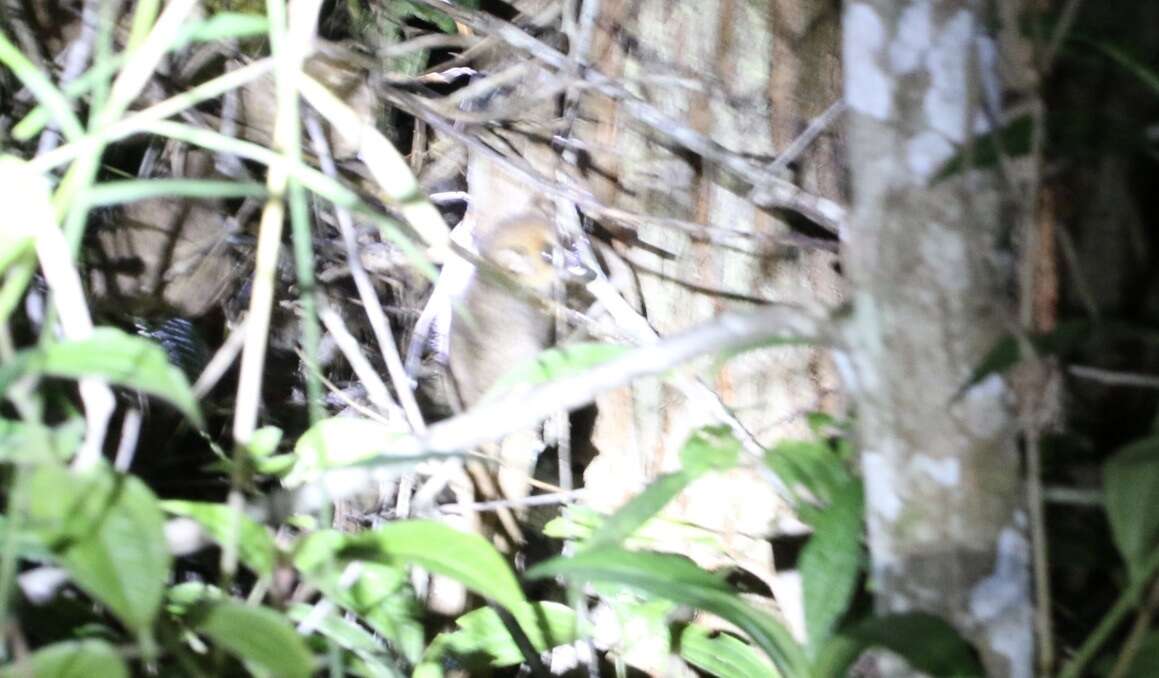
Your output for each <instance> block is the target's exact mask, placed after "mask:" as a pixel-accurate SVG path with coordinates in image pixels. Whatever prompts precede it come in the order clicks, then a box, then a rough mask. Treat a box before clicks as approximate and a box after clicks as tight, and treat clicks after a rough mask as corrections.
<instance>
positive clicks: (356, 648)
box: [288, 603, 406, 678]
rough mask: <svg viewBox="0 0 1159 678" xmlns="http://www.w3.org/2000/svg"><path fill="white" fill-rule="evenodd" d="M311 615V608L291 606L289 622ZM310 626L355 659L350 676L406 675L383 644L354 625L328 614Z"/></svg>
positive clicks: (380, 677)
mask: <svg viewBox="0 0 1159 678" xmlns="http://www.w3.org/2000/svg"><path fill="white" fill-rule="evenodd" d="M314 614H315V608H314V606H313V605H306V604H304V603H298V604H296V605H293V606H291V607H290V610H289V612H288V616H289V618H290V619H291V620H292V621H293V622H295V623H298V624H300V623H302V622H304V621H306V620H307V619H312V618H313V615H314ZM312 623H313V625H314V627H315V629H316V632H317V633H318V635H320V636H323V637H325V638H329V639H330V640H332V641H334V642H335V643H337V644H338V646H339V647H342V648H343V649H345V650H347V651H349V652H353V653H354V655H355V657H357V659H355V660H354V661H353V662H352V664H353V666H351V667H350V668H351V669H353V671H352V672H351V674H350V675H361V676H370V677H373V678H403V676H405V675H406V674H404V673H403V672H402V671H400V670H399V668H398V667H397V666H395V664H394V662H393V661H392V660H391V657H390V655H389V653H388V651H387V649H386V646H385V645H383V643H382V640H381V639H380V638H378V637H375V635H374V634H372V633H370V632H369V631H367V630H366V629H365V628H363V627H362V626H360V625H359V624H358V623H357V622H355V621H353V620H350V619H346V618H345V617H343V616H340V615H339V614H336V613H335V612H333V611H330V612H329V613H327V614H326V615H325V616H323V617H322V618H321V619H317V620H314V621H313V622H312Z"/></svg>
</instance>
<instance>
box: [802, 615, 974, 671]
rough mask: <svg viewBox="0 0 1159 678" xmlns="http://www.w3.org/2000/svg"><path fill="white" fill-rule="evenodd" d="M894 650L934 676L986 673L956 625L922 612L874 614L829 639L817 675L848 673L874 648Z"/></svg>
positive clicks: (817, 667) (818, 665)
mask: <svg viewBox="0 0 1159 678" xmlns="http://www.w3.org/2000/svg"><path fill="white" fill-rule="evenodd" d="M874 647H881V648H885V649H887V650H889V651H891V652H894V653H896V654H898V655H900V656H901V657H903V658H905V660H906V661H907V662H909V664H910V666H912V667H913V668H915V669H917V670H918V671H922V672H924V673H928V674H929V675H931V676H983V675H985V674H986V672H985V671H984V670H983V669H982V664H981V662H979V660H978V657H977V655H976V653H975V652H974V648H973V647H971V646H970V644H969V643H967V642H966V641H965V640H964V639H963V638H962V636H961V635H960V634H959V633H958V631H957V630H956V629H954V627H952V626H950V625H949V624H947V623H946V622H945V621H943V620H942V619H941V618H939V617H935V616H933V615H930V614H925V613H921V612H914V613H907V614H895V615H886V616H882V617H870V618H868V619H865V620H862V621H861V622H859V623H858V624H856V625H855V626H853V627H852V628H849V629H846V630H844V631H842V632H841V633H839V634H837V635H836V636H834V637H833V638H831V639H830V640H829V642H828V643H827V644H826V645H825V647H823V648H822V650H821V653H820V656H819V658H818V660H817V665H816V670H815V671H814V673H815V675H820V676H844V675H846V673H847V672H848V670H849V667H850V666H852V665H853V662H854V661H856V660H857V658H858V657H860V656H861V654H862V653H863V652H865V651H866V650H868V649H870V648H874Z"/></svg>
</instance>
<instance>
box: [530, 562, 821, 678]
mask: <svg viewBox="0 0 1159 678" xmlns="http://www.w3.org/2000/svg"><path fill="white" fill-rule="evenodd" d="M527 576H528V578H530V579H543V578H546V577H553V576H559V577H563V578H564V579H567V580H569V581H571V582H573V583H583V582H592V583H609V584H620V585H623V586H627V587H629V588H632V589H634V590H636V591H637V592H639V593H642V594H644V595H647V596H655V597H660V598H663V599H665V600H670V601H672V602H674V603H679V604H682V605H688V606H691V607H695V608H699V609H701V610H705V611H706V612H711V613H713V614H715V615H717V616H719V617H721V618H723V619H724V620H726V621H729V622H731V623H733V624H735V625H736V626H737V628H739V629H741V630H742V631H744V632H745V633H746V634H748V635H749V637H750V638H752V640H753V642H755V643H756V644H757V645H758V646H759V647H760V648H761V649H762V650H764V652H765V653H766V654H767V655H768V656H769V657H770V658H771V659H772V660H773V663H774V664H775V665H776V666H777V668H778V669H779V670H780V671H781V672H782V673H785V674H788V675H791V676H797V675H805V674H806V671H807V666H808V661H807V660H806V658H805V653H804V651H803V650H802V649H801V647H800V646H799V645H797V643H796V641H794V640H793V638H792V635H791V634H790V633H789V631H788V630H787V629H786V628H785V627H784V626H782V625H781V624H780V622H778V621H777V620H776V619H774V618H772V617H771V616H769V615H768V614H766V613H764V612H762V611H760V610H758V609H756V608H754V607H752V606H750V605H749V604H748V603H746V602H744V601H743V600H742V599H741V598H740V597H739V596H737V595H736V594H735V593H734V592H733V591H732V590H731V589H730V588H729V586H728V584H727V583H725V581H724V580H722V579H720V578H719V577H716V576H714V575H712V574H710V573H708V572H705V571H704V570H702V569H700V568H699V567H697V566H696V565H695V564H693V563H692V561H690V560H688V559H687V558H683V557H681V556H675V555H670V554H662V553H651V552H636V551H627V550H624V549H619V548H612V547H604V548H600V549H595V550H590V551H582V552H580V553H578V554H576V555H574V556H572V557H570V558H563V557H558V558H552V559H551V560H548V561H547V562H544V563H540V564H539V565H536V566H535V567H533V568H531V569H530V570H528V572H527Z"/></svg>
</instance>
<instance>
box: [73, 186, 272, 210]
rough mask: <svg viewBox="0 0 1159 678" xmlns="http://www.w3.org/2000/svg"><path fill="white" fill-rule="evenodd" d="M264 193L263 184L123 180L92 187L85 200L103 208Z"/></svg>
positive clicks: (261, 195)
mask: <svg viewBox="0 0 1159 678" xmlns="http://www.w3.org/2000/svg"><path fill="white" fill-rule="evenodd" d="M266 194H267V190H266V187H265V185H264V184H259V183H256V182H248V181H212V180H209V179H127V180H123V181H106V182H103V183H100V184H96V185H95V186H93V187H92V188H90V189H89V190H88V192H87V193H86V195H85V197H86V200H87V202H88V205H89V207H106V206H109V205H121V204H124V203H127V202H136V201H138V200H151V199H154V198H212V199H217V200H228V199H241V198H255V199H264V198H265V197H266Z"/></svg>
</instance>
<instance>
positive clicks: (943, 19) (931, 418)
mask: <svg viewBox="0 0 1159 678" xmlns="http://www.w3.org/2000/svg"><path fill="white" fill-rule="evenodd" d="M983 5H984V4H983V3H981V2H960V1H959V0H933V1H929V0H920V1H913V0H868V1H858V2H851V3H849V4H847V5H846V7H845V10H844V64H845V69H846V70H845V73H846V79H845V95H846V102H847V105H848V106H849V126H848V134H849V139H848V143H849V151H850V169H851V172H852V191H853V204H852V212H851V215H850V224H849V229H848V233H847V240H846V243H845V251H844V263H845V266H846V273H847V274H848V276H849V278H850V284H851V289H852V290H853V292H852V297H853V299H852V301H853V316H852V321H851V326H850V330H851V331H850V335H849V337H850V344H851V346H850V351H849V353H848V356H849V358H850V360H849V365H848V366H849V369H848V370H847V371H848V379H847V381H848V383H849V386H850V392H851V393H850V394H851V396H852V397H853V398H854V400H855V403H856V410H857V424H858V436H859V442H860V446H861V459H862V468H863V471H864V477H865V481H866V498H867V519H868V530H869V540H868V543H869V550H870V556H871V561H872V573H871V574H872V579H873V582H874V592H875V595H876V597H877V605H878V609H879V611H882V612H900V611H912V610H923V611H928V612H933V613H936V614H939V615H943V616H944V617H945V618H946V619H947V620H949V621H950V622H951V623H953V624H954V625H955V626H957V627H958V628H959V629H960V630H961V631H962V632H963V633H964V634H965V635H966V636H967V637H968V638H969V639H970V640H971V641H973V642H974V643H975V645H976V646H977V647H978V649H979V651H980V652H981V655H982V657H983V661H984V662H985V665H986V667H987V670H988V673H989V674H990V675H994V676H1029V675H1031V667H1032V655H1033V643H1032V629H1031V618H1032V606H1031V596H1030V575H1029V559H1030V548H1029V543H1028V539H1027V525H1026V522H1027V518H1026V513H1025V510H1024V502H1023V484H1022V480H1021V473H1020V468H1019V457H1018V450H1017V439H1016V434H1017V428H1016V420H1015V417H1014V414H1013V408H1012V404H1013V403H1012V399H1013V398H1012V390H1011V388H1010V387H1009V386H1008V385H1007V383H1006V382H1005V381H1004V379H1003V378H1002V377H1000V376H997V375H992V376H990V377H988V378H986V379H984V380H983V381H981V383H979V384H977V385H975V386H973V387H972V388H968V389H966V390H965V391H964V392H961V391H960V389H962V387H963V386H964V385H965V384H967V382H968V380H969V378H970V375H971V373H972V371H973V370H974V369H975V368H976V367H977V366H978V365H979V364H980V363H981V362H982V359H983V357H984V356H985V355H986V353H987V352H988V351H989V350H990V349H991V348H992V347H993V346H994V344H995V343H996V341H997V340H998V339H999V338H1000V337H1001V336H1003V335H1004V334H1006V333H1007V332H1008V331H1009V330H1010V329H1011V328H1012V327H1013V326H1014V319H1015V318H1016V314H1015V312H1014V310H1013V307H1012V306H1011V304H1010V303H1009V294H1010V290H1011V289H1013V283H1012V279H1013V278H1012V276H1013V273H1012V271H1011V270H1009V264H1008V262H1010V261H1012V259H1013V255H1012V254H1011V253H1010V252H1009V251H1008V248H1009V247H1010V246H1009V245H1008V244H1007V242H1008V236H1009V233H1010V232H1011V229H1013V228H1014V225H1013V224H1012V221H1013V219H1012V218H1011V216H1010V215H1007V214H1006V213H1005V211H1004V210H1003V209H1002V204H1003V203H1002V199H1001V195H1000V191H999V187H1000V184H1001V180H1000V178H999V175H998V169H997V168H996V167H987V168H975V169H972V170H970V171H968V172H964V173H958V174H955V175H953V176H951V177H949V178H946V179H941V180H939V179H938V178H937V175H938V172H939V170H940V169H941V167H942V166H943V164H944V163H945V162H946V161H947V160H949V159H950V158H951V157H953V156H955V155H956V154H958V153H964V152H965V149H967V148H968V147H969V144H970V142H971V139H972V138H973V136H974V135H975V134H977V133H978V132H979V131H980V130H982V129H984V128H986V127H987V126H989V125H990V122H989V121H990V120H993V117H991V116H987V115H986V113H985V112H984V111H985V110H986V108H987V106H996V105H999V102H1000V100H1001V93H1002V86H1003V85H1002V83H1000V82H999V78H998V74H997V68H996V64H998V63H1000V61H1001V58H1000V57H998V56H997V51H998V48H997V47H996V45H997V41H996V40H994V39H991V37H989V36H987V30H988V26H989V25H990V20H991V18H990V16H989V15H988V14H987V13H986V12H984V6H983ZM990 110H991V111H992V110H993V109H990ZM1004 248H1005V250H1004ZM894 670H896V669H894ZM890 674H891V675H892V674H893V671H890Z"/></svg>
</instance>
